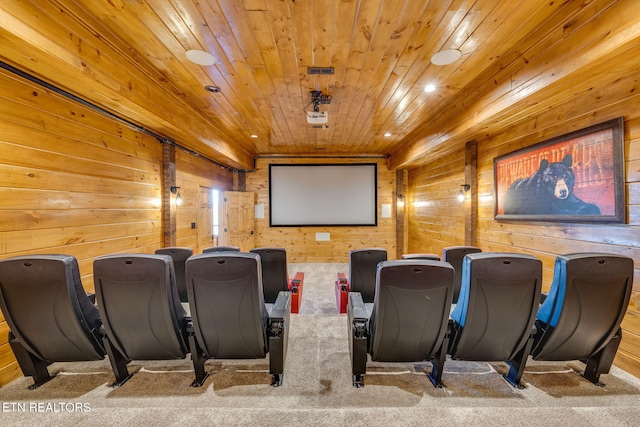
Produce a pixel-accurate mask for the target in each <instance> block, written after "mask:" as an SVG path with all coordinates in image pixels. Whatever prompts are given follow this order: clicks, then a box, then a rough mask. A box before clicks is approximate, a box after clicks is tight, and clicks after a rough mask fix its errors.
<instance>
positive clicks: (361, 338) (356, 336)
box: [349, 319, 367, 388]
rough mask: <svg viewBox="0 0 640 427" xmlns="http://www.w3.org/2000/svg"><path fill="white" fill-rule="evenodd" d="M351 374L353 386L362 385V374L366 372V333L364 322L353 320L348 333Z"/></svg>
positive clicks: (358, 386)
mask: <svg viewBox="0 0 640 427" xmlns="http://www.w3.org/2000/svg"><path fill="white" fill-rule="evenodd" d="M349 341H350V342H349V350H350V355H351V374H352V376H353V378H352V380H353V381H352V382H353V386H354V387H356V388H361V387H364V378H363V375H364V374H366V373H367V333H366V322H364V321H359V320H357V319H356V320H354V321H353V323H352V324H351V331H350V335H349Z"/></svg>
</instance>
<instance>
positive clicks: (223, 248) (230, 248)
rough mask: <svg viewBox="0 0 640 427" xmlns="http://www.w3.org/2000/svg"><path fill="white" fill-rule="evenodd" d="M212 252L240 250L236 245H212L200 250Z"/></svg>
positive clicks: (206, 252) (207, 252) (205, 252)
mask: <svg viewBox="0 0 640 427" xmlns="http://www.w3.org/2000/svg"><path fill="white" fill-rule="evenodd" d="M212 252H240V248H239V247H238V246H212V247H210V248H206V249H203V250H202V253H203V254H209V253H212Z"/></svg>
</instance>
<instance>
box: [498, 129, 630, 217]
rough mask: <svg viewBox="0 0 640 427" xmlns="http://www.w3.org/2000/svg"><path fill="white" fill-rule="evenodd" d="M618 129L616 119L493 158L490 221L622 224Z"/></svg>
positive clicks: (620, 137) (621, 156) (621, 157)
mask: <svg viewBox="0 0 640 427" xmlns="http://www.w3.org/2000/svg"><path fill="white" fill-rule="evenodd" d="M622 127H623V120H622V118H621V117H620V118H617V119H614V120H609V121H607V122H604V123H600V124H597V125H594V126H590V127H588V128H585V129H581V130H578V131H576V132H572V133H569V134H566V135H562V136H559V137H556V138H553V139H549V140H547V141H544V142H541V143H539V144H535V145H532V146H530V147H526V148H523V149H521V150H518V151H514V152H512V153H509V154H506V155H503V156H500V157H496V158H495V159H494V161H493V173H494V186H495V219H497V220H501V219H505V220H507V219H508V220H528V221H565V222H613V223H624V222H625V191H624V170H623V165H624V154H623V150H624V144H623V128H622Z"/></svg>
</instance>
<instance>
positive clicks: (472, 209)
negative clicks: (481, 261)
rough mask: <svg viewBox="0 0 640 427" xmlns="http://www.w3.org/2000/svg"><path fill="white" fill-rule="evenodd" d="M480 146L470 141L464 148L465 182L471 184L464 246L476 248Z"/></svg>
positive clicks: (465, 214) (465, 217) (467, 203)
mask: <svg viewBox="0 0 640 427" xmlns="http://www.w3.org/2000/svg"><path fill="white" fill-rule="evenodd" d="M477 168H478V144H477V143H476V141H469V142H467V143H466V145H465V147H464V181H465V184H469V187H470V188H469V195H470V198H469V200H468V201H467V202H466V203H465V211H464V244H465V245H467V246H476V227H477V225H478V173H477Z"/></svg>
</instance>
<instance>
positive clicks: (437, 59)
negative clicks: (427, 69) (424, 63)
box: [431, 49, 462, 65]
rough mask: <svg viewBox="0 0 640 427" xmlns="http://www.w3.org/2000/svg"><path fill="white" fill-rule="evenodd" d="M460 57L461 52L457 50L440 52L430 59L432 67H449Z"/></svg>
mask: <svg viewBox="0 0 640 427" xmlns="http://www.w3.org/2000/svg"><path fill="white" fill-rule="evenodd" d="M461 56H462V52H460V51H459V50H458V49H446V50H441V51H440V52H438V53H436V54H435V55H433V56H432V57H431V63H432V64H433V65H449V64H453V63H454V62H456V61H457V60H458V59H460V57H461Z"/></svg>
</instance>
